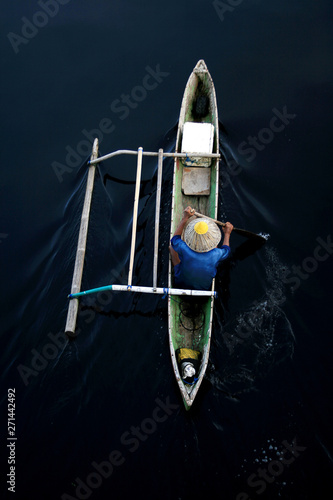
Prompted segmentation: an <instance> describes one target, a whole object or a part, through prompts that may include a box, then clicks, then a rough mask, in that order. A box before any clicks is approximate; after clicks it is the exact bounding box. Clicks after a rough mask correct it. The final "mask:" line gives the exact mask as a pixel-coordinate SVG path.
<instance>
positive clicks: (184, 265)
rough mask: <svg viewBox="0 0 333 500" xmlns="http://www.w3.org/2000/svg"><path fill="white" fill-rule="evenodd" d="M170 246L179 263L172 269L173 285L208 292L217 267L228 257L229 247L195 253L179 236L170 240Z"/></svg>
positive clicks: (224, 246) (223, 246)
mask: <svg viewBox="0 0 333 500" xmlns="http://www.w3.org/2000/svg"><path fill="white" fill-rule="evenodd" d="M171 245H172V248H173V249H174V250H175V251H176V252H177V253H178V255H179V259H180V261H181V262H180V264H177V265H176V266H175V267H174V273H175V285H177V287H179V288H190V289H191V288H193V289H195V290H210V288H211V286H212V280H213V278H215V276H216V272H217V266H218V265H219V263H220V262H221V261H222V260H224V259H226V258H228V257H229V255H230V247H228V246H227V245H222V247H221V248H213V250H210V251H209V252H202V253H199V252H195V251H194V250H191V248H190V247H189V246H188V245H186V243H185V241H183V240H182V239H181V237H180V236H179V235H176V236H174V237H173V238H172V240H171Z"/></svg>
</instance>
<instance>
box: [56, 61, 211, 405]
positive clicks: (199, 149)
mask: <svg viewBox="0 0 333 500" xmlns="http://www.w3.org/2000/svg"><path fill="white" fill-rule="evenodd" d="M218 144H219V132H218V117H217V105H216V97H215V90H214V85H213V81H212V79H211V76H210V74H209V72H208V70H207V67H206V64H205V62H204V61H203V60H200V61H199V62H198V63H197V65H196V66H195V68H194V70H193V72H192V74H191V76H190V78H189V80H188V82H187V85H186V88H185V93H184V97H183V102H182V106H181V111H180V118H179V124H178V133H177V141H176V148H175V152H174V153H168V152H164V151H163V149H160V150H159V151H158V152H149V151H143V148H142V147H139V148H138V150H137V151H133V150H116V151H113V152H111V153H108V154H107V155H105V156H102V157H99V156H98V139H95V141H94V145H93V149H92V154H91V157H90V161H89V162H88V165H89V172H88V177H87V187H86V194H85V200H84V205H83V209H82V216H81V225H80V231H79V236H78V245H77V251H76V258H75V265H74V272H73V279H72V286H71V293H70V294H69V295H68V298H69V299H71V300H70V302H69V307H68V313H67V320H66V327H65V332H66V333H67V334H68V335H69V336H70V337H75V336H76V335H77V333H78V332H77V330H76V323H77V316H78V311H79V299H80V297H82V296H85V295H86V294H90V293H98V292H102V291H105V290H109V291H121V292H134V293H152V294H163V295H167V296H168V298H169V300H168V317H169V325H168V331H169V340H170V342H169V343H170V352H171V359H172V365H173V370H174V373H175V376H176V379H177V382H178V385H179V388H180V391H181V394H182V397H183V401H184V404H185V407H186V409H189V408H190V407H191V406H192V404H193V401H194V398H195V396H196V394H197V392H198V389H199V387H200V384H201V382H202V379H203V376H204V374H205V371H206V367H207V363H208V358H209V348H210V339H211V331H212V318H213V306H214V297H215V291H214V282H213V284H212V288H211V290H193V289H180V288H177V287H175V286H174V283H173V269H172V266H171V263H170V267H169V278H168V286H165V285H164V286H162V287H161V286H160V287H159V286H158V276H157V268H158V266H157V262H158V254H159V241H158V239H159V238H158V235H159V218H160V204H161V189H162V170H163V159H164V158H165V157H172V158H174V159H175V160H174V176H173V193H172V214H171V235H172V234H173V233H174V231H175V229H176V227H177V225H178V223H179V221H180V220H181V218H182V214H183V210H184V208H185V207H186V206H188V205H191V206H192V207H193V208H195V210H198V212H200V213H201V214H203V215H205V216H208V217H211V218H213V219H215V218H216V216H217V200H218V172H219V158H220V155H219V148H218ZM123 154H125V155H136V156H137V172H136V184H135V195H134V207H133V224H132V240H131V249H130V258H129V271H128V281H127V284H108V285H106V286H104V287H98V288H93V289H90V290H86V291H81V281H82V275H83V267H84V261H85V249H86V242H87V234H88V225H89V214H90V205H91V199H92V193H93V186H94V177H95V167H96V165H97V164H98V163H99V162H101V161H104V160H107V159H109V158H113V157H116V156H118V155H123ZM145 156H157V157H158V173H157V189H156V209H155V237H154V262H153V280H152V281H153V283H152V286H147V285H144V286H142V285H141V284H139V285H133V283H132V280H133V271H134V264H135V249H136V231H137V217H138V205H139V198H140V196H139V194H140V184H141V169H142V160H143V157H145ZM184 350H185V351H184ZM179 352H182V353H184V352H186V353H187V352H191V353H195V355H196V356H197V359H196V360H195V363H194V364H196V366H197V373H198V376H197V377H195V378H194V379H193V383H186V381H185V380H183V379H182V375H181V373H180V364H181V363H180V361H179V359H181V360H182V359H183V358H178V359H177V356H178V355H179ZM179 363H180V364H179Z"/></svg>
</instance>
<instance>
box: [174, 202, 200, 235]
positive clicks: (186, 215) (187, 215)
mask: <svg viewBox="0 0 333 500" xmlns="http://www.w3.org/2000/svg"><path fill="white" fill-rule="evenodd" d="M194 212H195V210H194V208H191V207H186V208H185V210H184V214H183V218H182V220H181V221H180V223H179V225H178V227H177V229H176V231H175V233H174V236H177V235H179V236H181V234H182V232H183V229H184V226H185V224H186V222H187V221H188V220H189V218H190V217H192V215H194Z"/></svg>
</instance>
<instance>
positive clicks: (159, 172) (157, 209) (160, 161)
mask: <svg viewBox="0 0 333 500" xmlns="http://www.w3.org/2000/svg"><path fill="white" fill-rule="evenodd" d="M162 167H163V149H159V150H158V169H157V188H156V207H155V241H154V266H153V287H154V289H156V287H157V262H158V236H159V227H160V209H161V187H162Z"/></svg>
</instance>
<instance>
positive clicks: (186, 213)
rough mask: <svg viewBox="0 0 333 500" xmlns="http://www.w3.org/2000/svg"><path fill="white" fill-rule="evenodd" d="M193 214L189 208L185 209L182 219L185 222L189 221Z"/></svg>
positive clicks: (192, 209)
mask: <svg viewBox="0 0 333 500" xmlns="http://www.w3.org/2000/svg"><path fill="white" fill-rule="evenodd" d="M194 212H195V210H194V208H192V207H190V206H188V207H186V208H185V210H184V215H183V218H184V219H186V220H187V219H189V218H190V217H192V215H194Z"/></svg>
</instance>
